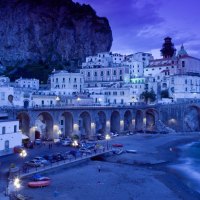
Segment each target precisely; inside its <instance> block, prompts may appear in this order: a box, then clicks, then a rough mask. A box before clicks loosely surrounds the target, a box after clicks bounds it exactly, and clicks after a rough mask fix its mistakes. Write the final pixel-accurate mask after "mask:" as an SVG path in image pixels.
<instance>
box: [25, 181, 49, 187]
mask: <svg viewBox="0 0 200 200" xmlns="http://www.w3.org/2000/svg"><path fill="white" fill-rule="evenodd" d="M50 184H51V181H50V180H46V181H31V182H28V186H29V187H32V188H37V187H45V186H48V185H50Z"/></svg>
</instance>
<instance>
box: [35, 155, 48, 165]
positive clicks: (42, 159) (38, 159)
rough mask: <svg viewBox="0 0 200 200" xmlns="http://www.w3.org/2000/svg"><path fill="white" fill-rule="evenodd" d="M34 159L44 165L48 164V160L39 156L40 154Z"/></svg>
mask: <svg viewBox="0 0 200 200" xmlns="http://www.w3.org/2000/svg"><path fill="white" fill-rule="evenodd" d="M34 160H37V161H40V162H41V163H42V164H44V165H48V164H49V161H48V160H46V159H45V158H43V157H40V156H37V157H35V158H34Z"/></svg>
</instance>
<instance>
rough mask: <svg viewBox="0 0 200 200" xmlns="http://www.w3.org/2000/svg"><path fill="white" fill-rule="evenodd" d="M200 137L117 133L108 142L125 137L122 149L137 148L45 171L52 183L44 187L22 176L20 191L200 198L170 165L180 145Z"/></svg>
mask: <svg viewBox="0 0 200 200" xmlns="http://www.w3.org/2000/svg"><path fill="white" fill-rule="evenodd" d="M199 139H200V135H199V134H193V133H187V134H177V133H176V134H155V135H152V134H151V135H150V134H136V135H131V136H123V137H117V138H114V139H112V140H111V141H109V145H111V144H114V143H121V144H123V145H124V147H123V148H124V149H128V150H133V149H134V150H137V153H135V154H133V153H122V154H120V155H114V154H113V155H108V156H107V157H105V158H104V159H103V160H101V161H99V160H95V161H86V162H82V163H80V164H77V165H73V166H69V167H62V168H57V169H55V170H52V171H49V172H46V173H45V175H47V176H49V177H50V178H51V179H52V183H51V185H50V186H48V187H45V188H35V189H32V188H28V187H27V182H28V181H30V178H26V179H23V180H22V182H23V187H22V189H21V191H20V193H21V194H23V195H26V196H29V197H32V199H35V200H40V199H44V200H47V199H59V200H90V199H91V200H102V199H103V200H118V199H119V200H120V199H125V200H132V199H134V200H146V199H152V200H160V199H162V200H169V199H170V200H179V199H185V200H187V199H188V200H189V199H190V200H191V199H192V200H196V199H200V195H199V193H197V192H195V191H193V190H192V189H191V188H189V187H187V185H185V184H184V182H182V181H181V176H180V175H179V174H178V173H177V172H175V171H173V170H172V169H170V168H168V165H169V164H170V163H176V160H177V158H178V156H179V150H178V148H177V146H178V145H180V144H186V143H190V142H192V141H197V140H199ZM99 168H100V170H99Z"/></svg>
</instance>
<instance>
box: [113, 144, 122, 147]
mask: <svg viewBox="0 0 200 200" xmlns="http://www.w3.org/2000/svg"><path fill="white" fill-rule="evenodd" d="M112 146H113V147H123V144H113V145H112Z"/></svg>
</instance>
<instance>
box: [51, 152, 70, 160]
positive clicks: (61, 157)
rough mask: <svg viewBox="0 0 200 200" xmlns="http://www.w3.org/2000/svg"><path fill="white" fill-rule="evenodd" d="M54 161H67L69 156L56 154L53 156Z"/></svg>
mask: <svg viewBox="0 0 200 200" xmlns="http://www.w3.org/2000/svg"><path fill="white" fill-rule="evenodd" d="M53 159H55V160H56V161H61V160H66V159H67V156H66V155H65V154H61V153H56V154H53Z"/></svg>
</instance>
